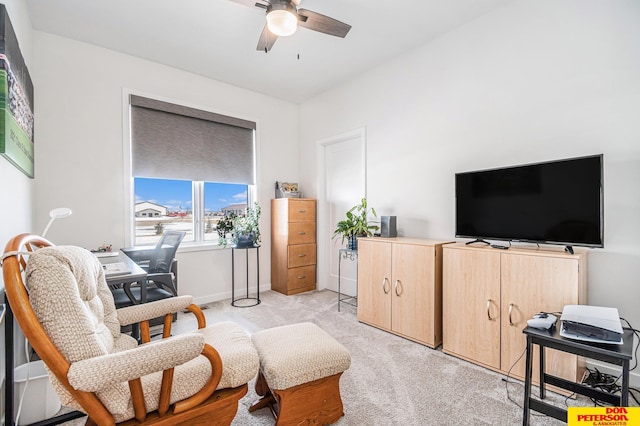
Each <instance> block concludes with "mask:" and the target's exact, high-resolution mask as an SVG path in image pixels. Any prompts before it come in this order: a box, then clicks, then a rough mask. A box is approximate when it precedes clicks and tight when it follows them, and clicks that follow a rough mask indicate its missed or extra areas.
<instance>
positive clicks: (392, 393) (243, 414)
mask: <svg viewBox="0 0 640 426" xmlns="http://www.w3.org/2000/svg"><path fill="white" fill-rule="evenodd" d="M260 296H261V299H262V303H261V304H259V305H257V306H254V307H250V308H236V307H233V306H231V305H230V303H229V301H228V300H227V301H222V302H216V303H211V304H209V305H207V306H206V307H205V308H206V309H205V310H204V312H205V314H206V317H207V323H208V324H212V323H215V322H220V321H229V320H231V321H235V322H237V323H238V324H240V325H241V326H242V327H243V328H244V329H245V330H246V331H247V333H249V334H251V333H254V332H256V331H258V330H262V329H265V328H270V327H276V326H280V325H285V324H293V323H297V322H306V321H309V322H313V323H315V324H317V325H318V326H320V327H321V328H322V329H324V330H325V331H327V332H328V333H329V334H331V335H332V336H333V337H334V338H335V339H336V340H338V341H339V342H340V343H342V344H343V345H344V346H345V347H346V348H347V349H348V350H349V352H350V354H351V368H350V369H349V370H347V371H345V373H344V374H343V375H342V379H341V381H340V389H341V394H342V400H343V404H344V411H345V415H344V416H343V417H342V418H341V419H340V420H339V421H338V422H337V423H336V424H337V425H340V426H347V425H349V426H351V425H353V426H362V425H367V426H369V425H384V426H390V425H403V426H407V425H520V424H522V409H521V408H520V406H522V400H523V387H522V384H521V383H519V382H514V383H510V384H509V385H508V388H509V395H510V396H511V399H513V400H514V401H515V402H516V403H517V405H516V403H514V402H512V401H510V400H509V399H508V398H507V390H506V386H507V385H506V383H505V381H504V378H505V376H503V375H501V374H498V373H495V372H492V371H490V370H487V369H485V368H482V367H479V366H476V365H474V364H471V363H469V362H466V361H462V360H460V359H457V358H455V357H452V356H449V355H446V354H443V353H442V351H441V350H440V349H436V350H434V349H431V348H428V347H426V346H422V345H420V344H417V343H414V342H411V341H409V340H406V339H403V338H401V337H397V336H394V335H392V334H389V333H386V332H384V331H381V330H378V329H376V328H374V327H370V326H368V325H364V324H361V323H359V322H358V320H357V318H356V308H355V307H352V306H349V305H345V304H344V303H343V304H341V312H338V309H337V294H336V293H334V292H331V291H328V290H324V291H313V292H307V293H303V294H300V295H295V296H284V295H282V294H280V293H276V292H273V291H268V292H264V293H262V294H261V295H260ZM195 327H196V326H195V320H193V319H192V317H191V316H190V314H180V315H179V317H178V322H177V323H176V324H175V325H174V330H175V331H176V332H177V333H178V332H183V331H188V330H192V329H194V328H195ZM510 380H512V379H510ZM534 392H537V388H534ZM547 395H548V397H547V400H549V401H551V402H553V403H554V404H555V405H558V406H561V407H564V406H565V398H564V397H562V396H560V395H557V394H554V393H552V392H547ZM257 398H258V397H257V395H256V394H255V392H254V390H253V382H251V383H250V385H249V393H248V394H247V395H246V396H245V397H244V398H243V399H242V400H241V401H240V406H239V408H238V414H237V415H236V417H235V419H234V421H233V425H234V426H244V425H252V426H253V425H269V426H271V425H273V424H274V420H273V417H272V416H271V413H270V412H269V410H268V409H263V410H260V411H258V412H256V413H249V412H248V407H249V406H250V405H251V403H252V402H253V401H254V400H256V399H257ZM587 403H588V401H584V400H578V401H577V402H576V401H575V400H569V401H568V404H570V405H575V404H578V405H585V404H587ZM78 424H82V422H80V421H79V420H76V421H74V422H68V423H67V425H68V426H72V425H78ZM532 424H534V425H560V424H563V423H562V422H558V421H556V420H554V419H551V418H548V417H544V416H541V415H537V414H534V413H533V412H532Z"/></svg>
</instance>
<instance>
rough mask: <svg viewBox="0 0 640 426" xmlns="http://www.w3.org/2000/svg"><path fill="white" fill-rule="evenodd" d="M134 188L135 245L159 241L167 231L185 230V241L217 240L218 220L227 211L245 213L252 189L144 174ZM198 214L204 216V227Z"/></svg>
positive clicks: (244, 186) (135, 181) (137, 179)
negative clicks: (199, 220)
mask: <svg viewBox="0 0 640 426" xmlns="http://www.w3.org/2000/svg"><path fill="white" fill-rule="evenodd" d="M134 188H135V200H136V201H135V209H134V212H135V240H134V244H135V245H150V244H155V243H156V242H158V240H159V239H160V236H161V235H162V233H163V232H164V231H185V232H186V233H187V235H186V236H185V238H184V240H183V241H185V242H202V241H204V242H217V241H218V233H217V223H218V221H219V220H220V218H222V217H223V216H224V215H225V213H226V212H232V211H233V212H236V213H237V212H238V211H242V212H243V211H244V209H245V208H246V207H247V201H248V193H249V190H250V188H249V186H248V185H241V184H225V183H214V182H197V181H196V182H192V181H182V180H170V179H151V178H140V177H136V178H134ZM201 188H202V189H201ZM193 194H202V197H198V198H194V196H193ZM194 209H197V210H199V211H200V214H194ZM195 217H202V218H203V221H202V226H198V224H196V223H194V218H195ZM198 230H202V233H201V234H200V235H198Z"/></svg>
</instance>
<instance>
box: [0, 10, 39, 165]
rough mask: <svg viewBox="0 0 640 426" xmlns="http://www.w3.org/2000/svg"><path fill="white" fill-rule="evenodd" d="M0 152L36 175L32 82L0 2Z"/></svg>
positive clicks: (13, 162) (7, 16)
mask: <svg viewBox="0 0 640 426" xmlns="http://www.w3.org/2000/svg"><path fill="white" fill-rule="evenodd" d="M0 154H2V156H4V157H5V158H6V159H7V160H8V161H9V162H11V163H12V164H13V165H14V166H16V167H17V168H18V169H19V170H21V171H22V172H23V173H24V174H25V175H27V176H28V177H30V178H33V174H34V166H33V83H32V82H31V76H30V75H29V71H28V70H27V66H26V64H25V62H24V58H23V57H22V53H21V52H20V47H19V46H18V39H17V38H16V34H15V32H14V31H13V26H12V25H11V21H10V20H9V15H8V14H7V9H6V8H5V6H4V5H3V4H0Z"/></svg>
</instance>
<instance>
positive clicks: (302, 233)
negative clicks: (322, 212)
mask: <svg viewBox="0 0 640 426" xmlns="http://www.w3.org/2000/svg"><path fill="white" fill-rule="evenodd" d="M304 234H306V232H298V235H304Z"/></svg>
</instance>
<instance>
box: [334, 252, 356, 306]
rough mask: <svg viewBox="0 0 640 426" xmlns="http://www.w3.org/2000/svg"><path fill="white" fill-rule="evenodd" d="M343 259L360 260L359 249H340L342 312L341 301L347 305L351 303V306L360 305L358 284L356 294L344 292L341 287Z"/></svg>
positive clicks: (339, 273)
mask: <svg viewBox="0 0 640 426" xmlns="http://www.w3.org/2000/svg"><path fill="white" fill-rule="evenodd" d="M342 259H349V260H351V261H352V262H353V261H355V262H358V250H351V249H340V250H338V312H340V303H346V304H347V305H351V306H358V287H357V286H356V295H355V296H349V295H348V294H347V295H343V294H342V291H341V288H340V283H341V281H342V269H341V265H342ZM357 281H358V272H357V269H356V283H357Z"/></svg>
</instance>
